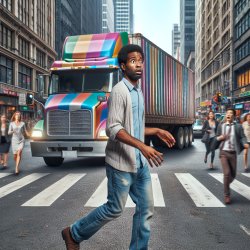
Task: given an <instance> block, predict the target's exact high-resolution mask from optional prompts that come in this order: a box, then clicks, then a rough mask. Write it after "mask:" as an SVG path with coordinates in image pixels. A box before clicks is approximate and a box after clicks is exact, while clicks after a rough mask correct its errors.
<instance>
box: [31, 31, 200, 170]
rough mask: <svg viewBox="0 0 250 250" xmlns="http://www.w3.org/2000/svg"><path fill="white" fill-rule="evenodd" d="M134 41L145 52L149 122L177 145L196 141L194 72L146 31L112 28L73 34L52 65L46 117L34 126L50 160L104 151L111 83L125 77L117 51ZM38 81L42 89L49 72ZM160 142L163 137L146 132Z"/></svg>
mask: <svg viewBox="0 0 250 250" xmlns="http://www.w3.org/2000/svg"><path fill="white" fill-rule="evenodd" d="M128 43H133V44H138V45H140V46H141V47H142V49H143V52H144V54H145V62H144V71H143V75H142V79H141V80H140V84H141V88H142V92H143V95H144V99H145V123H146V124H145V125H146V126H147V127H158V128H162V129H166V130H168V131H169V132H171V133H172V134H173V135H174V137H175V140H176V147H177V148H179V149H183V148H185V147H189V146H190V145H191V144H192V142H193V129H192V124H193V123H194V120H195V106H194V105H195V104H194V102H195V96H194V73H193V71H191V70H190V69H188V68H187V67H185V66H184V65H183V64H181V63H180V62H179V61H177V60H176V59H174V58H173V57H172V56H170V55H169V54H167V53H166V52H165V51H163V50H162V49H161V48H159V47H158V46H156V45H155V44H154V43H152V42H151V41H149V40H148V39H147V38H145V37H144V36H143V35H141V34H130V35H128V34H127V33H126V32H121V33H107V34H92V35H79V36H69V37H67V38H66V39H65V42H64V45H63V53H62V59H61V60H60V61H55V62H54V63H53V64H52V67H51V69H50V72H51V75H50V82H49V89H48V99H47V100H46V103H45V107H44V118H43V119H42V120H40V121H39V122H38V123H37V124H36V125H35V127H34V129H33V132H32V141H31V152H32V156H34V157H43V159H44V161H45V163H46V165H48V166H59V165H61V164H62V163H63V160H64V158H67V157H104V156H105V147H106V144H107V140H108V137H107V135H106V132H105V129H106V120H107V115H108V98H109V96H110V92H111V90H112V87H113V86H114V85H115V84H116V83H117V82H119V81H120V80H121V79H122V72H121V70H120V68H119V64H118V59H117V55H118V52H119V50H120V49H121V48H122V46H124V45H126V44H128ZM39 79H40V80H39V81H38V92H40V91H41V89H42V88H43V85H44V77H40V78H39ZM145 143H146V144H147V145H150V144H151V143H152V144H153V146H155V147H159V146H166V145H165V144H163V143H162V142H161V141H160V140H159V139H158V138H156V137H154V136H151V137H147V138H145Z"/></svg>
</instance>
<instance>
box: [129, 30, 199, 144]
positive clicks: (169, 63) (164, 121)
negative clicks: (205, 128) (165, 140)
mask: <svg viewBox="0 0 250 250" xmlns="http://www.w3.org/2000/svg"><path fill="white" fill-rule="evenodd" d="M130 43H134V44H138V45H140V46H141V47H142V48H143V51H144V54H145V62H144V73H143V77H142V83H141V86H142V91H143V93H144V98H145V113H146V126H149V127H161V128H163V129H167V130H168V131H170V132H172V133H173V134H174V136H175V139H176V146H177V147H178V148H179V149H182V148H183V147H188V146H189V145H191V144H192V141H193V129H192V124H193V122H194V120H195V92H194V72H193V71H192V70H190V69H188V68H187V67H185V66H184V65H183V64H181V63H180V62H179V61H177V60H176V59H174V58H173V57H172V56H170V55H169V54H167V53H166V52H165V51H163V50H162V49H160V48H159V47H157V46H156V45H155V44H153V43H152V42H151V41H149V40H148V39H147V38H145V37H144V36H143V35H141V34H133V35H130ZM149 140H152V142H153V145H154V146H161V145H162V143H161V141H160V140H158V139H157V138H155V137H153V138H147V143H149Z"/></svg>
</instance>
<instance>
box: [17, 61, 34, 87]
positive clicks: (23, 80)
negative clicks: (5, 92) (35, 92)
mask: <svg viewBox="0 0 250 250" xmlns="http://www.w3.org/2000/svg"><path fill="white" fill-rule="evenodd" d="M31 72H32V70H31V68H29V67H27V66H25V65H23V64H19V69H18V86H19V87H21V88H25V89H29V90H32V81H31Z"/></svg>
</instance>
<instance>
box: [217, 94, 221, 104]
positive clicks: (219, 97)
mask: <svg viewBox="0 0 250 250" xmlns="http://www.w3.org/2000/svg"><path fill="white" fill-rule="evenodd" d="M217 99H218V103H221V101H222V94H221V92H218V93H217Z"/></svg>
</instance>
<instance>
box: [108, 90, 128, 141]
mask: <svg viewBox="0 0 250 250" xmlns="http://www.w3.org/2000/svg"><path fill="white" fill-rule="evenodd" d="M108 109H109V111H108V118H107V125H106V134H107V136H108V137H109V138H110V139H111V140H114V141H115V140H116V135H117V133H118V132H119V131H120V130H121V129H124V125H123V124H124V114H125V105H124V100H123V98H122V96H121V95H120V94H119V93H117V92H111V95H110V97H109V100H108Z"/></svg>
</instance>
